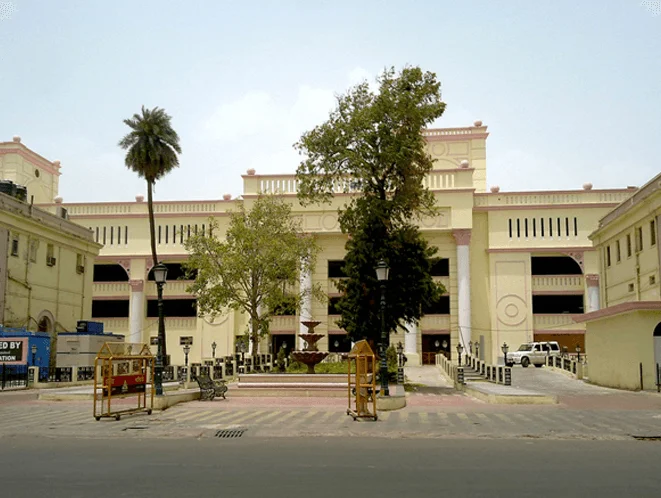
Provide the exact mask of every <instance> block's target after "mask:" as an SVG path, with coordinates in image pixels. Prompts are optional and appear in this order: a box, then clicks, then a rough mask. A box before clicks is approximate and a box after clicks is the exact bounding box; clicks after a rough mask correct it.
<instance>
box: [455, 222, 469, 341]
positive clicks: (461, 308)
mask: <svg viewBox="0 0 661 498" xmlns="http://www.w3.org/2000/svg"><path fill="white" fill-rule="evenodd" d="M452 236H453V237H454V240H455V241H456V243H457V308H458V312H459V316H458V318H459V320H458V322H459V342H460V343H461V345H462V346H463V348H464V351H468V343H469V342H470V341H471V288H470V240H471V231H470V230H469V229H457V230H453V231H452ZM455 346H456V345H455ZM452 349H453V350H454V347H453V348H452ZM453 354H454V353H453Z"/></svg>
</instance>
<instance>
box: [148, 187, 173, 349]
mask: <svg viewBox="0 0 661 498" xmlns="http://www.w3.org/2000/svg"><path fill="white" fill-rule="evenodd" d="M153 185H154V182H153V181H149V180H147V210H148V211H149V235H150V238H151V257H152V260H153V262H152V264H153V265H154V266H156V265H157V264H158V255H157V254H156V226H155V222H154V204H153V196H152V188H153ZM161 351H163V360H164V361H165V357H166V356H167V354H168V351H167V341H166V340H163V345H162V349H161Z"/></svg>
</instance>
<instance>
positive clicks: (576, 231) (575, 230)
mask: <svg viewBox="0 0 661 498" xmlns="http://www.w3.org/2000/svg"><path fill="white" fill-rule="evenodd" d="M574 237H578V219H577V218H576V217H574Z"/></svg>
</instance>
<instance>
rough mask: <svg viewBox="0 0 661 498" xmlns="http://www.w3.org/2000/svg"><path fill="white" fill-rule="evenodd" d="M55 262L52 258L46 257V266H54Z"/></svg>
mask: <svg viewBox="0 0 661 498" xmlns="http://www.w3.org/2000/svg"><path fill="white" fill-rule="evenodd" d="M56 262H57V260H56V259H55V258H54V257H53V256H48V257H47V258H46V264H47V265H48V266H55V263H56Z"/></svg>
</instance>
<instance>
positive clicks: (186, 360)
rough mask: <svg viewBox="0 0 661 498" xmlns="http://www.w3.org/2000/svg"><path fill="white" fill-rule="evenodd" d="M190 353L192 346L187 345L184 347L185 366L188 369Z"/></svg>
mask: <svg viewBox="0 0 661 498" xmlns="http://www.w3.org/2000/svg"><path fill="white" fill-rule="evenodd" d="M188 353H190V346H189V345H188V344H186V345H185V346H184V365H185V366H186V367H188Z"/></svg>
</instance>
